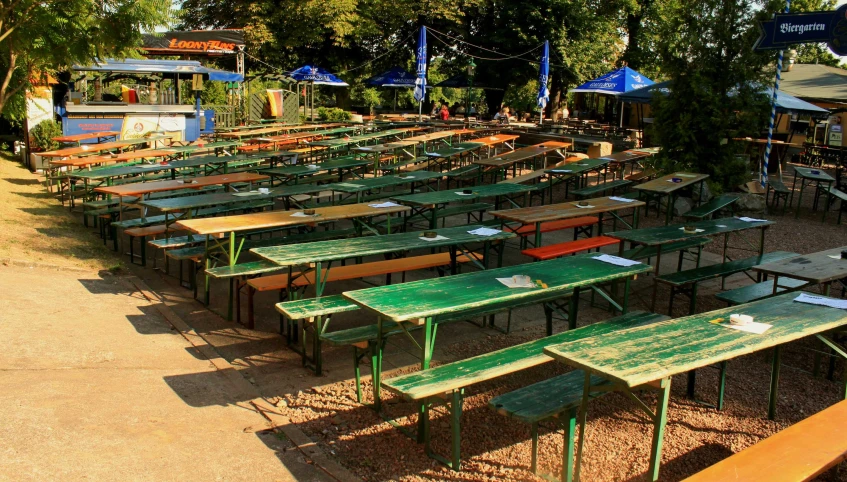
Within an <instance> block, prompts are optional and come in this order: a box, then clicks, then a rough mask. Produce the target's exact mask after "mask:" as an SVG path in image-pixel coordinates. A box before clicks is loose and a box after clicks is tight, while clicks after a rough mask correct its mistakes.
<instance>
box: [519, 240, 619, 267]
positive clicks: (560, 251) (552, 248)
mask: <svg viewBox="0 0 847 482" xmlns="http://www.w3.org/2000/svg"><path fill="white" fill-rule="evenodd" d="M618 243H620V240H619V239H615V238H610V237H608V236H594V237H593V238H583V239H578V240H576V241H568V242H566V243H558V244H551V245H549V246H541V247H540V248H532V249H525V250H523V251H521V253H523V254H525V255H527V256H529V257H531V258H535V259H536V260H538V261H543V260H546V259H553V258H559V257H561V256H567V255H569V254H576V253H579V252H580V251H591V250H592V249H596V248H602V247H603V246H610V245H613V244H618Z"/></svg>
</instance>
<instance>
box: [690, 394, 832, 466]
mask: <svg viewBox="0 0 847 482" xmlns="http://www.w3.org/2000/svg"><path fill="white" fill-rule="evenodd" d="M844 420H847V401H841V402H838V403H836V404H835V405H833V406H831V407H829V408H827V409H825V410H823V411H820V412H818V413H816V414H814V415H812V416H811V417H809V418H806V419H805V420H801V421H800V422H797V423H796V424H794V425H792V426H790V427H788V428H786V429H785V430H783V431H781V432H778V433H776V434H774V435H771V436H770V437H768V438H766V439H764V440H762V441H760V442H758V443H756V444H755V445H752V446H750V447H747V448H746V449H744V450H742V451H741V452H738V453H735V454H733V455H731V456H729V457H728V458H726V459H724V460H722V461H720V462H718V463H716V464H715V465H712V466H711V467H709V468H707V469H705V470H702V471H700V472H698V473H696V474H694V475H692V476H691V477H689V478H687V479H685V481H684V482H713V481H722V480H727V481H729V480H731V481H734V482H759V481H768V482H801V481H808V480H814V479H815V478H816V477H818V476H819V475H821V474H823V473H824V472H826V471H827V470H828V469H830V468H832V467H834V466H835V465H837V464H839V463H840V462H843V461H844V460H845V459H847V432H845V431H844Z"/></svg>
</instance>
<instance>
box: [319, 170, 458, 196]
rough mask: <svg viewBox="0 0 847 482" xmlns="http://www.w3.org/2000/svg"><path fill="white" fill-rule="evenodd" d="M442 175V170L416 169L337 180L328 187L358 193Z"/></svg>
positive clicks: (436, 177)
mask: <svg viewBox="0 0 847 482" xmlns="http://www.w3.org/2000/svg"><path fill="white" fill-rule="evenodd" d="M440 177H444V174H442V173H440V172H431V171H415V172H407V173H403V174H391V175H388V176H379V177H371V178H367V179H356V180H353V181H345V182H337V183H335V184H330V185H329V186H328V187H329V188H331V189H332V190H333V191H339V192H349V193H356V192H362V191H368V190H370V189H381V188H384V187H391V186H402V185H403V184H411V183H415V182H420V181H428V180H430V179H438V178H440Z"/></svg>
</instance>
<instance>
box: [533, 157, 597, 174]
mask: <svg viewBox="0 0 847 482" xmlns="http://www.w3.org/2000/svg"><path fill="white" fill-rule="evenodd" d="M610 162H612V161H610V160H608V159H581V160H579V161H576V162H569V163H567V164H565V165H564V166H559V167H554V168H552V169H545V170H544V172H546V173H548V174H558V175H563V174H582V173H584V172H588V171H593V170H595V169H599V168H601V167H603V166H605V165H607V164H609V163H610Z"/></svg>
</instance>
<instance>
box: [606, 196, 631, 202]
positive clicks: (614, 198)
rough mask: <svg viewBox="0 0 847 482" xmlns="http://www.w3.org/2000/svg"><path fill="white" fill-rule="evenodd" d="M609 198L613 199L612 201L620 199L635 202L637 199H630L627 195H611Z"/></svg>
mask: <svg viewBox="0 0 847 482" xmlns="http://www.w3.org/2000/svg"><path fill="white" fill-rule="evenodd" d="M609 199H611V200H612V201H620V202H622V203H631V202H635V199H630V198H627V197H618V196H609Z"/></svg>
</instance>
